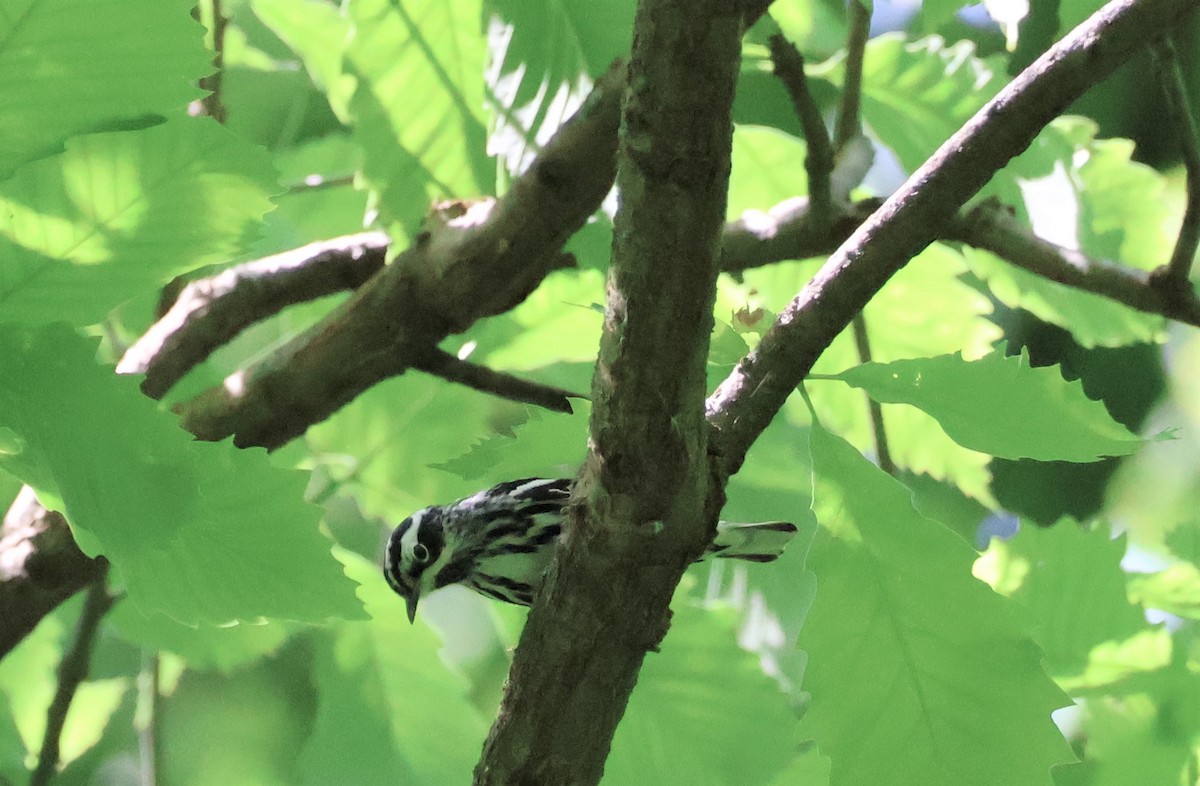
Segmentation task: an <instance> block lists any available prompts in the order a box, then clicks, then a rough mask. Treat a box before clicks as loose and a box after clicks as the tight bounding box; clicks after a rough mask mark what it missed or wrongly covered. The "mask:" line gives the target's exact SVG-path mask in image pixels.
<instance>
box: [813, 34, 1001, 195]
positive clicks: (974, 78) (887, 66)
mask: <svg viewBox="0 0 1200 786" xmlns="http://www.w3.org/2000/svg"><path fill="white" fill-rule="evenodd" d="M822 70H827V71H828V77H829V78H830V79H832V80H833V81H834V82H836V83H838V84H839V86H840V84H841V82H842V80H843V79H844V78H845V65H844V63H843V62H841V61H838V62H836V63H834V64H833V67H832V68H826V69H817V73H818V74H820V72H821V71H822ZM1003 82H1004V78H1003V73H1002V69H997V68H995V67H993V66H992V65H991V64H989V63H987V62H985V61H983V60H981V59H980V58H978V57H976V56H975V48H974V46H973V45H972V44H971V43H970V42H968V41H960V42H958V43H955V44H952V45H947V44H946V42H945V41H944V40H943V39H942V38H941V37H939V36H930V37H929V38H924V39H921V40H920V41H908V40H906V39H905V37H904V36H903V35H902V34H900V33H887V34H884V35H881V36H877V37H875V38H873V39H871V41H870V42H869V43H868V44H867V50H866V56H865V57H864V60H863V84H862V115H863V121H864V122H865V123H866V124H867V125H868V126H869V127H870V128H871V129H873V130H874V133H875V135H876V138H877V139H878V140H879V141H880V143H881V144H883V145H886V146H887V147H888V148H890V149H891V150H892V152H894V153H895V154H896V157H897V158H899V159H900V163H901V166H903V168H904V170H905V172H909V173H911V172H914V171H916V169H917V167H919V166H920V165H921V164H923V163H925V160H926V159H927V158H929V156H930V155H932V154H933V152H934V151H935V150H937V148H938V147H939V146H940V145H941V144H942V142H945V141H946V140H947V139H949V138H950V136H951V135H952V134H953V133H954V132H955V131H957V130H958V129H959V127H960V126H962V124H963V123H964V122H966V121H967V120H968V119H969V118H970V117H971V116H972V115H973V114H975V112H976V111H977V110H979V108H980V107H982V106H983V105H984V104H985V103H987V101H988V100H989V99H990V98H991V97H992V96H994V95H995V94H996V93H997V92H998V91H999V89H1000V86H1001V85H1002V84H1003Z"/></svg>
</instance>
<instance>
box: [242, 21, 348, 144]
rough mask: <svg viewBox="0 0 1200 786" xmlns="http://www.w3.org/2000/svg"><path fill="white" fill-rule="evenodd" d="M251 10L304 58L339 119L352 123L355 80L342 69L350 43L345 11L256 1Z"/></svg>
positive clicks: (310, 72)
mask: <svg viewBox="0 0 1200 786" xmlns="http://www.w3.org/2000/svg"><path fill="white" fill-rule="evenodd" d="M251 7H253V8H254V13H255V15H257V16H258V18H259V19H261V20H262V21H263V23H264V24H266V25H267V26H268V27H270V28H271V30H272V31H273V32H274V33H275V34H276V35H278V36H279V37H280V38H281V39H283V40H284V41H286V42H287V44H288V46H290V47H291V48H292V50H293V51H295V52H296V54H298V55H300V57H301V58H303V60H304V65H305V67H306V68H307V69H308V73H309V74H310V75H311V76H312V78H313V81H315V82H316V83H317V85H318V86H320V87H321V88H322V89H323V90H324V92H325V98H326V99H327V100H328V101H329V105H330V107H331V108H332V109H333V111H334V113H335V114H336V115H337V116H338V119H340V120H341V121H342V122H349V120H350V108H349V104H350V96H351V95H353V93H354V85H355V79H354V77H353V75H351V74H347V73H345V72H344V71H343V68H342V66H343V61H342V58H343V56H344V55H345V52H346V44H347V43H348V42H349V40H350V20H349V19H347V18H346V15H345V13H344V11H343V10H341V9H339V8H338V7H337V6H336V5H333V4H332V3H324V2H319V0H299V1H298V0H252V2H251Z"/></svg>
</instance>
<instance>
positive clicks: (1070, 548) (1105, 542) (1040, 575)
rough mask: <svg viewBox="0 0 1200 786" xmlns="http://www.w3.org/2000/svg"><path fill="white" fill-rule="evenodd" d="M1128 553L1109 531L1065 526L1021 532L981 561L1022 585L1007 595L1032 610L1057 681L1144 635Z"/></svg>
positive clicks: (1066, 522)
mask: <svg viewBox="0 0 1200 786" xmlns="http://www.w3.org/2000/svg"><path fill="white" fill-rule="evenodd" d="M1125 547H1126V542H1125V537H1124V536H1122V537H1119V538H1113V537H1111V535H1110V532H1109V527H1108V526H1094V527H1091V528H1084V527H1081V526H1080V525H1079V524H1076V523H1075V522H1074V521H1071V520H1070V519H1063V520H1062V521H1059V522H1058V523H1057V524H1055V525H1054V526H1053V527H1036V526H1031V525H1028V524H1026V525H1024V526H1022V527H1021V530H1020V532H1018V533H1017V535H1016V536H1015V537H1013V538H1011V539H1009V540H1007V541H993V543H992V544H991V546H990V547H989V549H988V552H987V553H986V554H985V555H984V557H983V558H982V559H983V561H984V563H986V564H989V568H988V570H990V571H999V572H1003V573H1007V574H1010V575H1013V574H1016V575H1021V576H1022V577H1023V580H1022V581H1021V583H1020V586H1019V588H1017V589H1015V591H1011V592H1009V593H1006V594H1010V595H1011V597H1012V598H1013V599H1014V600H1016V601H1017V602H1019V603H1021V604H1022V605H1024V606H1025V607H1026V608H1028V609H1029V611H1030V616H1031V618H1032V620H1033V625H1034V636H1035V638H1036V639H1037V641H1038V643H1039V644H1040V645H1041V646H1042V649H1044V650H1045V652H1046V659H1047V663H1048V665H1049V668H1050V672H1051V673H1052V674H1054V675H1055V676H1056V677H1059V676H1065V675H1073V674H1078V673H1080V672H1082V671H1083V669H1084V667H1085V666H1086V665H1087V663H1088V656H1089V654H1090V653H1091V652H1092V650H1093V648H1095V647H1097V646H1098V645H1100V644H1103V643H1104V642H1107V641H1116V640H1122V639H1125V638H1128V637H1129V636H1132V635H1133V634H1135V633H1137V632H1138V631H1141V630H1143V629H1144V628H1145V627H1146V620H1145V617H1144V616H1143V614H1142V610H1141V609H1140V608H1138V607H1136V606H1134V605H1132V604H1131V603H1130V602H1129V594H1128V592H1127V590H1126V576H1125V572H1124V571H1123V570H1122V569H1121V560H1122V558H1124V556H1125Z"/></svg>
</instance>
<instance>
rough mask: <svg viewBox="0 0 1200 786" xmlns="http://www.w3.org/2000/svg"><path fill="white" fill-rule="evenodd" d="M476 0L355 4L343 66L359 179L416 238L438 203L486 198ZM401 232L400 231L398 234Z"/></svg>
mask: <svg viewBox="0 0 1200 786" xmlns="http://www.w3.org/2000/svg"><path fill="white" fill-rule="evenodd" d="M480 5H481V4H480V2H479V0H471V2H461V3H447V2H444V0H352V1H351V2H350V4H349V14H350V21H351V26H352V30H353V31H354V36H353V39H352V40H351V41H350V43H349V44H348V45H347V47H346V64H345V66H344V68H345V69H346V70H347V71H348V72H350V73H353V74H354V75H355V76H356V77H358V80H359V81H358V88H357V90H356V91H355V93H354V97H353V98H352V99H351V101H350V115H351V118H352V120H353V127H354V136H355V139H356V141H358V143H359V144H360V145H361V146H362V148H363V151H364V160H363V176H364V177H365V178H366V180H367V182H368V183H369V184H370V185H371V187H372V188H373V189H374V191H375V194H376V196H377V198H378V209H379V215H380V219H381V220H382V221H383V222H384V223H385V224H388V225H390V226H393V228H394V229H395V230H396V232H399V231H401V230H402V231H403V232H406V233H407V234H408V235H409V236H410V237H411V236H413V235H415V233H416V231H417V227H418V226H419V224H420V220H421V218H422V216H424V215H425V213H426V212H427V210H428V209H429V203H430V201H431V200H434V199H451V198H458V199H466V198H470V197H474V196H476V195H478V194H480V193H486V192H488V191H490V185H491V183H492V182H493V181H494V179H495V178H494V174H493V173H494V167H493V169H492V172H491V173H489V171H488V166H487V161H486V158H485V156H484V154H483V151H484V148H485V136H486V134H485V131H484V126H483V123H482V121H481V120H480V113H481V108H482V106H483V89H482V80H481V79H480V75H481V74H482V73H483V56H484V38H483V35H482V34H481V32H480V29H479V20H480V17H481V14H482V11H481V8H480ZM394 234H395V232H394Z"/></svg>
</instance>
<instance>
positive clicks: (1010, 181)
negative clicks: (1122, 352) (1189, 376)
mask: <svg viewBox="0 0 1200 786" xmlns="http://www.w3.org/2000/svg"><path fill="white" fill-rule="evenodd" d="M1096 133H1097V127H1096V124H1095V123H1094V122H1093V121H1091V120H1087V119H1084V118H1079V117H1060V118H1057V119H1056V120H1054V121H1053V122H1052V123H1051V124H1050V125H1049V126H1047V127H1046V128H1045V129H1043V131H1042V132H1041V134H1039V135H1038V137H1037V139H1035V140H1034V143H1033V144H1032V145H1030V146H1029V148H1028V149H1027V150H1026V151H1025V152H1023V153H1022V154H1021V155H1020V156H1018V157H1016V158H1015V159H1013V161H1012V162H1010V163H1009V165H1008V166H1007V167H1005V168H1004V170H1002V171H1001V173H1000V174H998V175H997V177H996V178H993V180H992V182H991V183H990V184H989V185H988V186H987V187H986V188H985V190H984V193H992V194H995V195H997V196H999V197H1000V198H1001V199H1002V200H1003V201H1004V203H1005V204H1007V205H1010V206H1012V207H1014V208H1016V210H1017V213H1018V216H1019V217H1020V218H1021V219H1022V220H1023V221H1027V222H1028V223H1029V226H1030V227H1031V228H1032V230H1033V231H1034V233H1035V234H1037V236H1038V237H1040V238H1042V239H1043V240H1047V241H1049V242H1051V243H1054V244H1056V245H1059V246H1061V247H1063V248H1066V249H1070V250H1073V251H1081V252H1083V253H1084V254H1086V255H1088V256H1089V257H1091V258H1093V259H1097V260H1103V261H1109V262H1114V261H1115V262H1119V263H1120V264H1122V265H1127V266H1130V267H1134V268H1138V269H1140V270H1152V269H1154V268H1155V267H1157V266H1158V265H1160V264H1163V263H1164V262H1165V261H1166V260H1167V259H1168V258H1169V257H1170V254H1171V250H1172V248H1173V245H1174V234H1173V232H1174V228H1175V227H1178V225H1179V224H1178V220H1179V219H1178V216H1177V215H1176V212H1177V211H1175V210H1174V209H1167V210H1164V209H1163V207H1164V204H1165V201H1166V194H1167V189H1166V181H1165V179H1164V178H1163V176H1162V175H1160V174H1158V173H1157V172H1155V171H1154V170H1153V169H1151V168H1150V167H1148V166H1146V165H1144V164H1141V163H1138V162H1135V161H1133V160H1132V154H1133V143H1132V142H1129V141H1128V140H1124V139H1110V140H1098V139H1096ZM1079 162H1082V163H1079ZM964 256H965V257H966V258H967V261H968V262H969V263H970V265H971V268H972V270H973V271H974V272H975V273H976V274H977V275H979V276H980V277H981V278H983V279H984V280H985V281H986V282H987V284H988V288H989V289H990V290H991V291H992V293H993V294H994V295H995V296H996V297H997V299H999V300H1000V301H1001V302H1003V303H1005V304H1006V305H1008V306H1011V307H1013V308H1018V307H1019V308H1025V309H1027V310H1029V311H1030V312H1032V313H1033V314H1035V315H1036V316H1037V317H1038V318H1040V319H1043V320H1045V321H1047V322H1050V323H1052V324H1055V325H1059V326H1060V327H1063V328H1065V329H1067V330H1069V331H1070V332H1071V334H1072V335H1073V336H1074V337H1075V339H1076V340H1077V341H1078V342H1079V343H1080V344H1082V345H1084V346H1087V347H1092V346H1105V347H1114V346H1122V345H1125V344H1130V343H1134V342H1140V341H1157V340H1161V338H1162V335H1163V328H1164V325H1165V320H1164V319H1163V318H1161V317H1158V316H1155V315H1153V314H1143V313H1140V312H1137V311H1134V310H1133V309H1130V308H1128V307H1126V306H1124V305H1121V304H1119V303H1116V302H1114V301H1112V300H1109V299H1107V298H1102V297H1100V296H1098V295H1093V294H1091V293H1088V292H1084V291H1082V290H1078V289H1075V288H1073V287H1067V286H1064V285H1062V284H1058V283H1056V282H1053V281H1050V280H1048V279H1045V278H1043V277H1041V276H1035V275H1033V274H1032V273H1028V272H1026V271H1024V270H1022V269H1020V268H1017V267H1014V266H1012V265H1008V264H1002V263H1000V262H999V261H997V260H996V258H995V257H994V256H992V255H991V254H989V253H986V252H982V251H973V250H969V249H966V250H964Z"/></svg>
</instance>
